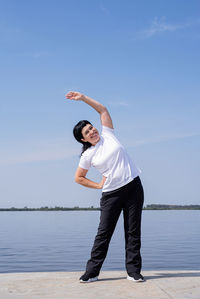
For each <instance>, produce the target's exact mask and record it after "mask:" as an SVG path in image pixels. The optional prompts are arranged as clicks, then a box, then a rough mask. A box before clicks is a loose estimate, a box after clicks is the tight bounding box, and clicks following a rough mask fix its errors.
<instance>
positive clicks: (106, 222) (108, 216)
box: [86, 176, 144, 275]
mask: <svg viewBox="0 0 200 299" xmlns="http://www.w3.org/2000/svg"><path fill="white" fill-rule="evenodd" d="M143 203H144V191H143V187H142V184H141V181H140V178H139V176H138V177H136V178H135V179H134V180H132V181H131V182H130V183H128V184H127V185H125V186H123V187H121V188H119V189H116V190H114V191H110V192H102V198H101V206H100V207H101V215H100V223H99V227H98V232H97V235H96V238H95V241H94V245H93V248H92V251H91V258H90V259H89V260H88V262H87V266H86V271H87V272H88V273H90V274H93V275H98V274H99V272H100V269H101V266H102V264H103V262H104V260H105V257H106V255H107V251H108V246H109V243H110V240H111V237H112V234H113V232H114V229H115V226H116V224H117V220H118V218H119V216H120V213H121V211H122V210H123V216H124V232H125V249H126V270H127V272H128V273H131V272H134V273H140V271H141V267H142V258H141V254H140V248H141V214H142V207H143Z"/></svg>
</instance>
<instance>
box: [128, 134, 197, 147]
mask: <svg viewBox="0 0 200 299" xmlns="http://www.w3.org/2000/svg"><path fill="white" fill-rule="evenodd" d="M199 135H200V133H189V134H179V135H171V136H156V137H152V138H143V139H139V140H135V141H133V142H131V143H130V142H126V145H127V146H128V147H136V146H140V145H149V144H154V143H161V142H167V141H171V140H178V139H184V138H190V137H195V136H199Z"/></svg>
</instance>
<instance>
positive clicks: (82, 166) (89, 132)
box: [66, 91, 144, 282]
mask: <svg viewBox="0 0 200 299" xmlns="http://www.w3.org/2000/svg"><path fill="white" fill-rule="evenodd" d="M66 98H67V99H70V100H75V101H82V102H84V103H86V104H88V105H89V106H91V107H92V108H94V109H95V110H96V111H97V112H98V113H99V114H100V118H101V124H102V132H101V134H99V132H98V131H97V129H96V128H94V127H93V125H92V124H91V123H90V122H89V121H87V120H81V121H79V122H78V123H77V125H76V126H75V127H74V130H73V133H74V137H75V138H76V140H77V141H78V142H80V143H82V145H83V149H82V154H81V158H80V162H79V166H78V168H77V170H76V174H75V181H76V182H77V183H78V184H81V185H83V186H85V187H88V188H95V189H102V197H101V202H100V207H101V216H100V223H99V227H98V232H97V235H96V238H95V241H94V245H93V248H92V251H91V258H90V259H89V260H88V262H87V265H86V271H85V273H84V274H83V275H82V276H81V277H80V282H92V281H96V280H97V279H98V275H99V272H100V269H101V266H102V264H103V262H104V260H105V257H106V254H107V251H108V246H109V243H110V240H111V237H112V234H113V232H114V229H115V226H116V224H117V220H118V218H119V215H120V213H121V211H122V210H123V216H124V232H125V249H126V270H127V273H128V276H127V279H128V280H132V281H135V282H141V281H144V278H143V276H142V275H141V274H140V271H141V266H142V259H141V255H140V247H141V214H142V207H143V202H144V192H143V187H142V184H141V181H140V178H139V173H140V172H139V170H138V169H137V167H136V166H135V165H134V164H133V162H132V161H131V159H130V157H129V156H128V154H127V152H126V150H125V149H124V147H123V146H122V145H121V144H120V142H119V141H118V139H117V138H116V136H115V134H114V129H113V124H112V119H111V117H110V114H109V112H108V110H107V109H106V107H105V106H103V105H102V104H101V103H99V102H97V101H95V100H93V99H91V98H89V97H88V96H85V95H83V94H81V93H80V92H74V91H71V92H69V93H67V95H66ZM90 166H94V167H95V168H96V169H97V170H99V172H100V173H101V174H102V180H101V182H100V183H96V182H94V181H91V180H89V179H88V178H87V177H86V175H87V172H88V169H89V168H90Z"/></svg>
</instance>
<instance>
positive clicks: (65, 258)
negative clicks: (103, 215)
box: [0, 211, 200, 273]
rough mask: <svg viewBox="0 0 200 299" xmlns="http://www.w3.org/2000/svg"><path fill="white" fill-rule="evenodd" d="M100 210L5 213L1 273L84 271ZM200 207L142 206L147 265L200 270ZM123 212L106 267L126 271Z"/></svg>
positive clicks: (0, 223) (0, 229)
mask: <svg viewBox="0 0 200 299" xmlns="http://www.w3.org/2000/svg"><path fill="white" fill-rule="evenodd" d="M99 215H100V212H99V211H55V212H41V211H40V212H1V213H0V238H1V243H0V272H1V273H5V272H29V271H83V270H84V269H85V264H86V261H87V260H88V258H89V256H90V250H91V247H92V245H93V240H94V237H95V234H96V232H97V227H98V222H99ZM199 228H200V211H143V220H142V250H141V253H142V257H143V270H164V269H166V270H173V269H174V270H175V269H179V270H182V269H183V270H186V269H187V270H200V253H199V252H200V250H199V248H200V238H199ZM124 256H125V250H124V233H123V218H122V217H120V219H119V221H118V224H117V227H116V230H115V233H114V235H113V238H112V240H111V243H110V247H109V252H108V255H107V258H106V260H105V262H104V265H103V268H102V270H124V269H125V263H124Z"/></svg>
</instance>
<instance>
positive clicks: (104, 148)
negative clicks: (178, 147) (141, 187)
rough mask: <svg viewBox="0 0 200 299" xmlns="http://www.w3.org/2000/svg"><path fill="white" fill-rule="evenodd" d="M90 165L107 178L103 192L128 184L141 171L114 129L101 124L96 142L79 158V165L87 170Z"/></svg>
mask: <svg viewBox="0 0 200 299" xmlns="http://www.w3.org/2000/svg"><path fill="white" fill-rule="evenodd" d="M91 166H93V167H95V168H96V169H97V170H99V172H100V173H101V174H102V175H103V176H105V177H106V178H107V179H106V181H105V183H104V186H103V189H102V191H103V192H107V191H112V190H115V189H118V188H120V187H122V186H124V185H126V184H128V183H129V182H131V181H132V180H133V179H134V178H135V177H137V176H138V175H139V174H140V172H141V171H140V170H139V169H138V168H137V167H136V166H135V165H134V164H133V162H132V161H131V159H130V157H129V155H128V153H127V152H126V150H125V148H124V147H123V146H122V145H121V143H120V142H119V141H118V139H117V138H116V136H115V135H114V130H113V129H111V128H108V127H105V126H102V132H101V136H100V140H99V141H98V142H97V144H96V145H94V146H91V147H90V148H88V149H87V150H86V151H85V152H84V153H83V154H82V156H81V158H80V162H79V167H81V168H83V169H87V170H88V169H89V168H90V167H91Z"/></svg>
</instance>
